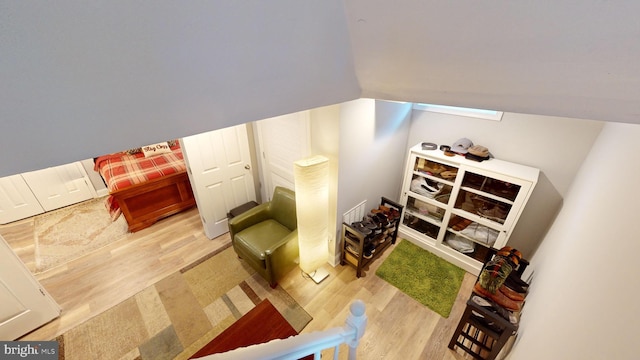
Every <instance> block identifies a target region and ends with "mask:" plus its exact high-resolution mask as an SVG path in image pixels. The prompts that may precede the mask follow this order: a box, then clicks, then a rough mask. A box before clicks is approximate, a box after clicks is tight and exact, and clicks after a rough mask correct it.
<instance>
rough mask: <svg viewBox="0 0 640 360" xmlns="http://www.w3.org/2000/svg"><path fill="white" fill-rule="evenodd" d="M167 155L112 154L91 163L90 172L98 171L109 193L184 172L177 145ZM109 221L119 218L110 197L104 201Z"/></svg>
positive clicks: (115, 206)
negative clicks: (92, 166)
mask: <svg viewBox="0 0 640 360" xmlns="http://www.w3.org/2000/svg"><path fill="white" fill-rule="evenodd" d="M171 150H172V152H171V153H165V154H159V155H155V156H152V157H148V158H146V157H145V156H144V154H143V153H136V154H132V155H130V154H127V153H116V154H109V155H103V156H100V157H98V158H96V160H95V167H94V170H95V171H97V172H99V173H100V175H101V176H102V178H103V179H104V181H105V183H106V184H107V188H108V189H109V192H110V193H113V192H115V191H117V190H122V189H125V188H127V187H129V186H132V185H135V184H141V183H144V182H147V181H149V180H153V179H157V178H160V177H162V176H167V175H171V174H175V173H179V172H182V171H185V170H186V165H185V162H184V158H183V155H182V149H181V148H180V145H176V146H174V147H172V148H171ZM105 205H106V206H107V209H108V210H109V213H110V214H111V219H112V220H114V221H115V220H116V219H117V218H118V216H120V207H119V206H118V204H117V201H115V199H113V197H112V196H108V197H107V199H106V204H105Z"/></svg>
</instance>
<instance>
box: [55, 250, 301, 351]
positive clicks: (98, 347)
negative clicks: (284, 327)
mask: <svg viewBox="0 0 640 360" xmlns="http://www.w3.org/2000/svg"><path fill="white" fill-rule="evenodd" d="M264 299H268V300H269V301H270V302H271V303H272V304H273V305H274V306H275V307H276V309H277V310H278V311H279V312H280V313H281V314H282V315H283V317H284V318H285V319H286V320H287V322H289V323H290V324H291V326H292V327H293V328H294V329H295V330H296V331H298V332H300V331H301V330H302V329H304V327H305V326H306V325H307V324H308V323H309V322H310V321H311V319H312V318H311V316H310V315H309V314H308V313H307V312H306V311H305V310H304V309H303V308H302V307H301V306H300V305H299V304H298V303H296V301H295V300H294V299H293V298H292V297H291V296H290V295H289V294H288V293H287V292H286V291H284V290H283V289H282V288H281V287H280V286H278V287H277V288H276V289H272V288H271V287H270V286H269V284H268V283H267V282H266V281H265V280H264V279H262V278H261V277H260V275H259V274H257V273H256V272H255V271H254V270H253V269H251V268H250V267H248V266H246V265H245V263H244V262H242V261H240V260H239V259H238V257H237V256H236V254H235V252H234V251H233V249H232V248H231V247H228V248H226V249H224V250H222V251H220V252H219V253H217V254H213V256H209V257H206V258H204V259H202V261H199V262H197V263H196V264H194V265H192V266H189V267H188V268H185V269H183V270H181V271H178V272H176V273H174V274H172V275H170V276H168V277H166V278H164V279H162V280H160V281H158V282H157V283H156V284H154V285H152V286H150V287H148V288H146V289H145V290H143V291H141V292H140V293H138V294H136V295H135V296H133V297H131V298H129V299H127V300H125V301H123V302H122V303H120V304H118V305H116V306H115V307H113V308H111V309H109V310H107V311H106V312H104V313H102V314H100V315H98V316H96V317H94V318H92V319H90V320H88V321H86V322H85V323H83V324H81V325H79V326H77V327H75V328H73V329H71V330H69V331H67V332H66V333H64V334H63V335H61V336H59V337H58V338H57V339H56V340H57V341H58V342H59V344H60V359H63V360H74V359H87V358H92V359H104V360H107V359H141V360H146V359H188V358H189V357H190V356H191V355H193V354H194V353H196V352H197V351H198V350H199V349H200V348H201V347H203V346H204V345H205V344H207V343H208V342H209V341H211V340H212V339H213V338H215V337H216V336H217V335H219V334H220V333H221V332H222V331H224V330H225V329H226V328H227V327H229V326H230V325H231V324H233V323H234V322H235V321H236V320H237V319H239V318H240V317H242V315H244V314H246V313H247V312H248V311H249V310H251V309H252V308H254V307H255V306H256V305H257V304H259V303H260V302H261V301H262V300H264ZM264 326H269V324H264Z"/></svg>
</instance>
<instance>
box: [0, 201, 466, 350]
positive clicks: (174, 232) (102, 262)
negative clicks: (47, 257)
mask: <svg viewBox="0 0 640 360" xmlns="http://www.w3.org/2000/svg"><path fill="white" fill-rule="evenodd" d="M32 227H33V222H32V221H30V220H29V219H25V220H22V221H19V222H16V223H12V224H9V225H3V226H0V234H2V235H3V237H4V238H5V240H7V242H8V243H9V245H10V246H11V247H12V248H13V249H14V251H16V253H17V254H18V256H20V258H21V259H22V260H23V261H24V262H25V264H27V266H28V267H30V268H32V267H33V263H34V259H35V255H34V243H33V236H32V234H33V228H32ZM229 241H230V239H229V236H228V234H224V235H222V236H220V237H218V238H216V239H213V240H209V239H207V238H206V236H205V235H204V232H203V229H202V225H201V222H200V218H199V215H198V212H197V209H193V210H190V211H187V212H184V213H180V214H177V215H174V216H172V217H170V218H167V219H164V220H161V221H160V222H158V223H156V224H154V225H153V226H151V227H149V228H147V229H144V230H142V231H139V232H137V233H134V234H131V235H130V236H129V237H127V238H126V239H123V240H118V241H115V242H114V243H112V244H111V245H109V246H107V247H105V248H102V249H99V250H97V251H95V252H93V253H90V254H88V255H86V256H84V257H83V258H80V259H77V260H74V261H72V262H70V263H68V264H65V265H63V266H60V267H57V268H54V269H52V270H50V271H48V272H45V273H41V274H38V275H37V276H36V278H37V279H38V280H39V281H40V283H41V284H42V285H43V286H44V288H45V289H46V290H47V291H48V292H49V293H50V294H51V295H52V296H53V298H54V299H55V300H56V301H57V302H58V304H59V305H60V306H61V308H62V316H61V317H60V318H58V319H56V320H54V321H52V322H51V323H49V324H46V325H45V326H43V327H41V328H39V329H37V330H35V331H33V332H31V333H30V334H27V335H26V336H24V337H23V338H22V339H21V340H49V339H53V338H55V337H56V336H58V335H60V334H62V333H64V332H65V331H67V330H69V329H71V328H73V327H74V326H77V325H78V324H80V323H82V322H83V321H85V320H87V319H89V318H91V317H93V316H95V315H97V314H99V313H101V312H103V311H105V310H107V309H109V308H110V307H112V306H114V305H116V304H118V303H120V302H122V301H123V300H125V299H126V298H128V297H130V296H133V295H134V294H136V293H137V292H139V291H141V290H143V289H145V288H146V287H148V286H150V285H152V284H154V283H155V282H157V281H158V280H160V279H162V278H163V277H165V276H167V275H169V274H172V273H174V272H176V271H178V270H180V269H181V268H183V267H185V266H186V265H188V264H190V263H192V262H194V261H196V260H198V259H200V258H201V257H202V256H204V255H206V254H208V253H211V252H212V251H215V250H216V249H219V248H220V247H223V246H225V245H226V244H228V243H229ZM391 250H392V248H390V249H387V251H386V252H385V253H384V254H383V255H382V256H381V257H380V258H379V259H377V260H376V261H374V262H373V263H372V264H371V266H370V268H369V269H367V271H366V273H365V275H364V276H363V277H361V278H359V279H358V278H356V275H355V269H353V268H352V267H349V266H341V265H338V266H336V267H331V266H329V265H326V269H327V270H328V271H329V273H330V276H329V277H328V278H327V279H325V280H324V281H323V282H322V283H320V284H315V283H314V282H313V281H312V280H310V279H307V278H306V277H304V276H303V275H302V274H301V272H300V270H299V269H295V270H293V271H292V272H291V273H289V274H288V275H287V276H286V277H285V278H284V279H283V280H282V281H281V282H280V284H279V286H282V287H283V289H285V290H286V291H287V292H288V293H289V294H290V295H291V296H292V297H293V298H294V299H295V300H296V301H297V302H298V303H299V304H300V305H301V306H302V307H303V308H304V309H305V310H306V311H307V312H308V313H309V314H310V315H311V316H312V317H313V320H312V321H311V322H310V323H309V325H307V327H306V328H305V329H304V330H303V332H310V331H317V330H324V329H328V328H332V327H338V326H343V325H344V322H345V319H346V316H347V314H348V309H349V305H350V304H351V303H352V302H353V301H354V300H355V299H360V300H362V301H363V302H364V303H365V304H366V306H367V310H366V314H367V316H368V325H367V329H366V333H365V335H364V337H363V338H362V340H361V343H360V346H359V349H358V355H359V357H360V358H361V359H404V360H409V359H430V360H438V359H466V358H467V356H464V355H462V353H461V352H456V351H452V350H450V349H448V347H447V345H448V343H449V340H450V338H451V336H452V334H453V331H454V329H455V327H456V325H457V323H458V320H459V319H460V316H461V315H462V312H463V311H464V303H465V301H466V300H467V299H468V297H469V295H470V294H471V289H472V286H473V283H474V281H475V277H474V276H473V275H471V274H466V275H465V278H464V280H463V283H462V288H461V289H460V293H459V294H458V298H457V300H456V303H455V305H454V307H453V309H452V312H451V315H450V316H449V318H447V319H445V318H442V317H441V316H439V315H438V314H436V313H434V312H433V311H431V310H429V309H428V308H426V307H424V306H423V305H421V304H419V303H418V302H416V301H415V300H413V299H411V298H410V297H408V296H407V295H405V294H404V293H402V292H400V291H399V290H397V289H396V288H395V287H393V286H391V285H389V284H388V283H387V282H385V281H384V280H382V279H380V278H378V277H377V276H375V270H376V269H377V267H378V266H379V265H380V264H381V263H382V262H383V260H384V258H385V257H386V256H387V255H388V254H389V253H390V252H391ZM239 261H240V260H239ZM343 355H345V356H346V353H345V354H341V356H340V358H342V356H343Z"/></svg>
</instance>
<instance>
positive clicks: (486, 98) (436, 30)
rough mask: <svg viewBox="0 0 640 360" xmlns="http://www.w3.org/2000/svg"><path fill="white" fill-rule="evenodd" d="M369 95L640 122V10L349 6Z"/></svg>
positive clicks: (400, 3) (631, 6) (559, 5)
mask: <svg viewBox="0 0 640 360" xmlns="http://www.w3.org/2000/svg"><path fill="white" fill-rule="evenodd" d="M344 3H345V8H346V14H347V24H348V27H349V31H350V38H351V43H352V49H353V57H354V62H355V68H356V74H357V77H358V80H359V82H360V86H361V87H362V89H363V97H372V98H382V99H391V100H405V101H413V102H431V103H436V104H446V105H457V106H467V107H477V108H485V109H494V110H503V111H510V112H519V113H529V114H540V115H555V116H565V117H573V118H585V119H592V120H605V121H617V122H630V123H640V21H638V19H637V17H638V14H640V2H638V1H606V0H570V1H548V0H543V1H458V0H453V1H452V0H432V1H418V0H397V1H383V0H345V2H344Z"/></svg>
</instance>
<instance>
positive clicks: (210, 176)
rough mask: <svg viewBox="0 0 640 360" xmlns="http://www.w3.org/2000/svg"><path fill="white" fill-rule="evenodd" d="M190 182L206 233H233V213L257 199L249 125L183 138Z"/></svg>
mask: <svg viewBox="0 0 640 360" xmlns="http://www.w3.org/2000/svg"><path fill="white" fill-rule="evenodd" d="M182 150H183V153H184V157H185V161H186V163H187V168H188V169H189V172H188V173H189V180H190V181H191V187H192V188H193V193H194V195H195V198H196V204H197V205H198V211H199V212H200V217H201V218H202V223H203V226H204V230H205V234H206V235H207V237H208V238H209V239H213V238H215V237H217V236H220V235H222V234H224V233H226V232H228V231H229V228H228V224H227V213H228V212H229V210H231V209H233V208H235V207H237V206H240V205H242V204H245V203H247V202H250V201H255V200H256V192H255V184H254V180H253V174H252V170H251V169H252V168H253V165H252V164H251V156H250V150H249V139H248V137H247V125H238V126H234V127H229V128H225V129H220V130H215V131H210V132H207V133H203V134H198V135H193V136H188V137H185V138H182Z"/></svg>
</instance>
